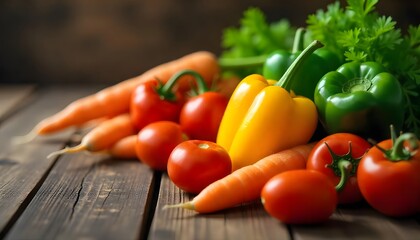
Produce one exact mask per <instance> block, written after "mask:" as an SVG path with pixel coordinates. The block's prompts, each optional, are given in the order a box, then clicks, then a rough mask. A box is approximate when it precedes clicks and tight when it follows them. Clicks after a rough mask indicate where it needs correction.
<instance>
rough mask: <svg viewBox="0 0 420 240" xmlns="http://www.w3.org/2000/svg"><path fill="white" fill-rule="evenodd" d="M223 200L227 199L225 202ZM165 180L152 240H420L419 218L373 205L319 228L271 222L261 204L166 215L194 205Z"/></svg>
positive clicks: (339, 214) (345, 211)
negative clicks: (183, 205)
mask: <svg viewBox="0 0 420 240" xmlns="http://www.w3.org/2000/svg"><path fill="white" fill-rule="evenodd" d="M221 197H223V196H221ZM191 199H192V196H191V195H188V194H186V193H184V192H182V191H180V190H179V189H178V188H177V187H176V186H174V185H173V184H172V183H171V182H170V180H169V179H168V177H167V175H164V176H163V178H162V183H161V190H160V193H159V200H158V203H157V207H156V212H155V216H154V220H153V223H152V227H151V230H150V235H149V237H150V239H294V240H323V239H385V240H386V239H390V240H391V239H413V240H414V239H418V236H420V224H419V222H418V219H417V220H416V218H415V217H410V218H403V219H395V218H390V217H385V216H383V215H381V214H380V213H378V212H376V211H374V210H373V209H372V208H370V207H369V206H367V205H363V204H362V206H360V207H359V206H357V207H353V208H344V207H339V208H338V209H337V211H336V212H335V213H334V214H333V216H332V217H331V218H330V220H329V221H328V222H326V223H324V224H319V225H290V226H286V225H284V224H282V223H280V222H279V221H277V220H275V219H274V218H272V217H270V216H268V215H267V214H266V213H265V211H264V209H263V207H262V205H261V204H260V203H258V201H256V202H254V203H252V204H251V205H248V206H241V207H237V208H233V209H228V210H225V211H221V212H218V213H214V214H205V215H200V214H196V213H194V212H192V211H188V210H183V209H166V210H162V208H163V206H164V205H166V204H176V203H180V202H185V201H188V200H191Z"/></svg>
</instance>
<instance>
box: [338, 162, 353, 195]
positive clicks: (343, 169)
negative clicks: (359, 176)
mask: <svg viewBox="0 0 420 240" xmlns="http://www.w3.org/2000/svg"><path fill="white" fill-rule="evenodd" d="M338 169H340V176H341V178H340V182H338V184H337V185H336V186H335V190H336V191H337V192H341V191H342V190H343V189H344V187H345V186H346V183H347V179H348V178H349V176H350V175H351V174H350V173H351V171H352V169H353V165H352V164H351V162H350V161H347V160H340V161H339V162H338Z"/></svg>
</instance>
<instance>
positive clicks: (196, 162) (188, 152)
mask: <svg viewBox="0 0 420 240" xmlns="http://www.w3.org/2000/svg"><path fill="white" fill-rule="evenodd" d="M231 171H232V163H231V159H230V157H229V154H228V153H227V152H226V150H225V149H224V148H222V147H221V146H219V145H217V144H216V143H214V142H210V141H203V140H188V141H185V142H182V143H180V144H179V145H178V146H176V147H175V149H174V150H173V151H172V153H171V155H170V156H169V160H168V176H169V178H170V179H171V180H172V182H173V183H174V184H175V185H176V186H178V187H179V188H180V189H182V190H184V191H186V192H190V193H199V192H200V191H201V190H203V189H204V188H205V187H207V186H208V185H209V184H211V183H212V182H214V181H216V180H219V179H221V178H223V177H225V176H227V175H228V174H230V173H231Z"/></svg>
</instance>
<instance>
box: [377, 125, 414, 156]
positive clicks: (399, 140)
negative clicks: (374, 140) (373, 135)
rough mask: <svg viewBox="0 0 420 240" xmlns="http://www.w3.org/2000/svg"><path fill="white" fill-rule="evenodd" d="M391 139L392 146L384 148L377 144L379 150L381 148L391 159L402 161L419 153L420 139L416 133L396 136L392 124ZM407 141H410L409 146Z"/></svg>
mask: <svg viewBox="0 0 420 240" xmlns="http://www.w3.org/2000/svg"><path fill="white" fill-rule="evenodd" d="M390 129H391V140H392V148H390V149H384V148H382V147H380V146H378V145H377V144H375V147H377V148H378V149H379V150H381V151H382V152H383V153H384V155H385V157H386V158H387V159H389V160H390V161H394V162H397V161H402V160H409V159H410V158H411V157H413V156H414V155H415V154H416V153H417V149H418V148H419V140H418V138H417V136H416V135H415V134H414V133H404V134H401V135H400V136H399V137H396V133H395V131H394V127H393V126H392V125H391V126H390ZM405 143H408V144H409V146H408V148H407V147H406V145H405Z"/></svg>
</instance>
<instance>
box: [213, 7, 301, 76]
mask: <svg viewBox="0 0 420 240" xmlns="http://www.w3.org/2000/svg"><path fill="white" fill-rule="evenodd" d="M295 31H296V30H295V28H294V27H292V26H291V25H290V23H289V21H288V20H286V19H281V20H279V21H276V22H273V23H269V22H268V21H267V19H266V17H265V15H264V13H263V12H262V11H261V10H260V9H259V8H255V7H251V8H249V9H247V10H246V11H245V12H244V14H243V17H242V19H241V20H240V26H238V27H229V28H226V29H225V30H224V31H223V36H222V48H223V51H222V54H221V59H222V60H223V59H227V60H232V59H242V58H245V57H259V56H265V55H268V54H269V53H271V52H272V51H274V50H277V49H291V47H292V44H293V37H294V33H295ZM234 71H235V72H234V73H235V74H236V75H239V76H240V77H245V76H247V75H249V74H251V73H258V72H261V69H260V66H254V67H247V68H245V69H244V68H242V69H236V70H234Z"/></svg>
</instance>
